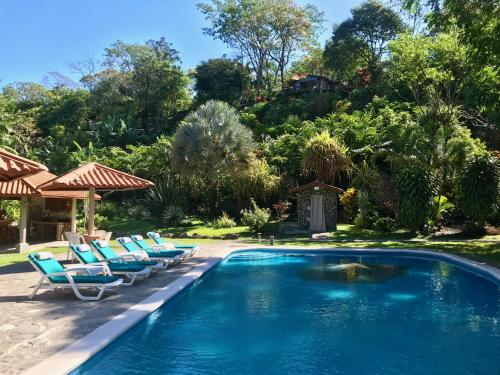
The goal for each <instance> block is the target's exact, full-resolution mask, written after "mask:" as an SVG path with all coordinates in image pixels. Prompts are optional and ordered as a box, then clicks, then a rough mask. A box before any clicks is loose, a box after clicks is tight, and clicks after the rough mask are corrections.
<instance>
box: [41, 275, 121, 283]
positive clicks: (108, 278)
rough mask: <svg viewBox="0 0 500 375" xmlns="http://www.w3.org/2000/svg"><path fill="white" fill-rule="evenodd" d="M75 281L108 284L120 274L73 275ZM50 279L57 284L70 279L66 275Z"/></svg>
mask: <svg viewBox="0 0 500 375" xmlns="http://www.w3.org/2000/svg"><path fill="white" fill-rule="evenodd" d="M72 277H73V281H74V282H75V283H77V284H108V283H112V282H114V281H116V280H118V279H119V277H118V276H102V275H98V276H72ZM49 279H50V281H52V282H53V283H55V284H67V283H69V281H68V279H67V278H66V277H64V276H52V277H49Z"/></svg>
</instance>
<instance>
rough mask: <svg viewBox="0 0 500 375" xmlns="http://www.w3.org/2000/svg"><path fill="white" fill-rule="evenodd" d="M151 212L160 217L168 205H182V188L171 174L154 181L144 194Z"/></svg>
mask: <svg viewBox="0 0 500 375" xmlns="http://www.w3.org/2000/svg"><path fill="white" fill-rule="evenodd" d="M144 198H145V200H146V204H147V205H148V207H149V208H150V210H151V213H152V214H153V215H154V216H156V217H160V216H161V214H162V213H163V212H164V211H165V210H166V209H167V208H168V207H169V206H183V196H182V188H181V187H180V185H179V182H178V181H177V180H176V179H175V178H174V177H173V176H165V178H163V179H162V180H161V181H159V182H155V184H154V185H153V186H151V187H150V188H149V189H148V190H147V191H146V194H145V195H144Z"/></svg>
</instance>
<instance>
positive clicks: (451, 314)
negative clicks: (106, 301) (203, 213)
mask: <svg viewBox="0 0 500 375" xmlns="http://www.w3.org/2000/svg"><path fill="white" fill-rule="evenodd" d="M499 369H500V291H499V286H498V285H497V284H496V283H495V282H493V281H490V280H488V279H486V278H484V277H482V276H479V275H477V274H475V273H472V272H469V271H465V270H463V269H462V268H459V267H457V266H454V265H452V264H450V263H447V262H443V261H439V260H435V259H424V258H416V257H409V256H394V255H391V256H387V255H384V254H379V255H373V254H371V253H366V254H365V253H362V252H360V253H359V254H356V255H352V253H346V254H338V253H335V252H324V251H322V252H311V251H308V252H300V251H245V252H236V253H234V254H232V255H231V256H230V257H228V258H227V259H226V260H224V261H223V262H221V264H219V265H218V266H216V267H215V269H213V270H212V271H211V272H209V274H207V275H205V276H204V277H202V278H201V279H199V280H198V281H197V282H195V284H193V285H192V286H191V287H190V288H188V289H187V290H185V291H184V292H182V293H180V294H179V295H178V296H176V297H175V298H174V299H173V300H171V301H169V302H168V303H166V304H165V305H164V306H163V307H162V308H160V309H159V310H157V311H156V312H154V313H153V314H151V315H150V316H149V317H148V318H147V319H145V320H143V321H141V322H140V323H139V324H137V325H136V326H135V327H133V328H132V329H131V330H129V331H127V332H126V333H125V334H124V335H122V336H121V337H119V338H118V339H117V340H115V341H114V342H113V343H111V344H110V345H109V346H107V347H106V348H104V349H103V350H101V351H100V352H99V353H98V354H96V355H95V356H94V357H92V358H91V359H90V360H89V361H87V362H86V363H84V364H83V365H82V366H81V367H80V368H78V369H77V370H75V371H74V372H73V373H72V374H73V375H77V374H112V373H116V374H143V373H149V374H151V373H168V374H250V373H252V374H277V373H278V374H302V375H304V374H498V373H499Z"/></svg>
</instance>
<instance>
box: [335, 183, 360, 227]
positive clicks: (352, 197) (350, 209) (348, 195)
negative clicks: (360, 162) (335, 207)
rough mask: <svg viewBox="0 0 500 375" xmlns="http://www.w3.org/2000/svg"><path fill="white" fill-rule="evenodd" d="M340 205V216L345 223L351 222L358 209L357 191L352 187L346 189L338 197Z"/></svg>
mask: <svg viewBox="0 0 500 375" xmlns="http://www.w3.org/2000/svg"><path fill="white" fill-rule="evenodd" d="M339 201H340V205H341V206H342V217H343V219H344V221H345V222H346V223H347V224H352V223H353V222H354V219H355V218H356V215H357V214H358V211H359V206H358V191H357V190H356V189H354V188H349V189H347V190H346V191H345V192H344V193H343V194H341V195H340V197H339Z"/></svg>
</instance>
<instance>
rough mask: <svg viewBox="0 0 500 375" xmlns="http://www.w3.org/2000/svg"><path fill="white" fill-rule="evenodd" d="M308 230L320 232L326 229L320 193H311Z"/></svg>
mask: <svg viewBox="0 0 500 375" xmlns="http://www.w3.org/2000/svg"><path fill="white" fill-rule="evenodd" d="M309 230H310V231H311V232H313V233H322V232H325V231H326V223H325V210H324V205H323V196H322V195H311V221H310V226H309Z"/></svg>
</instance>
